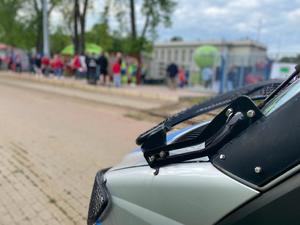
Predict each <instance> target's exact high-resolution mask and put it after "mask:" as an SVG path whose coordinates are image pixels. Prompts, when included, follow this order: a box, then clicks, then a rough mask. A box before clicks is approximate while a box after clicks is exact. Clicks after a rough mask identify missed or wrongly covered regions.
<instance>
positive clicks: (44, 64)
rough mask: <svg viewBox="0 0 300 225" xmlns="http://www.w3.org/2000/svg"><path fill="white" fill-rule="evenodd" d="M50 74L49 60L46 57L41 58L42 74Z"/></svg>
mask: <svg viewBox="0 0 300 225" xmlns="http://www.w3.org/2000/svg"><path fill="white" fill-rule="evenodd" d="M49 72H50V59H49V57H48V56H46V55H45V56H43V58H42V73H43V74H44V75H45V76H48V75H49Z"/></svg>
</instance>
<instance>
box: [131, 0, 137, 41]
mask: <svg viewBox="0 0 300 225" xmlns="http://www.w3.org/2000/svg"><path fill="white" fill-rule="evenodd" d="M135 22H136V21H135V7H134V0H130V23H131V37H132V38H133V39H136V23H135Z"/></svg>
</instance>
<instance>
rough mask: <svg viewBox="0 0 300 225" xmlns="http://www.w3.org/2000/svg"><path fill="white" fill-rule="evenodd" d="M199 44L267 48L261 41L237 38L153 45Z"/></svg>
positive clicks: (180, 45) (193, 45)
mask: <svg viewBox="0 0 300 225" xmlns="http://www.w3.org/2000/svg"><path fill="white" fill-rule="evenodd" d="M201 45H215V46H224V45H227V46H252V47H256V48H260V49H262V50H267V47H266V46H265V45H263V44H262V43H259V42H257V41H253V40H237V41H224V40H208V41H168V42H157V43H154V47H196V46H201Z"/></svg>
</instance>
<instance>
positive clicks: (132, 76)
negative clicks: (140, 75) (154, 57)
mask: <svg viewBox="0 0 300 225" xmlns="http://www.w3.org/2000/svg"><path fill="white" fill-rule="evenodd" d="M136 74H137V65H136V62H135V61H134V59H133V60H132V62H131V63H130V65H129V66H128V75H129V77H128V84H132V85H134V84H135V83H136Z"/></svg>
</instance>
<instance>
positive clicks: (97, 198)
mask: <svg viewBox="0 0 300 225" xmlns="http://www.w3.org/2000/svg"><path fill="white" fill-rule="evenodd" d="M107 170H108V169H104V170H100V171H99V172H98V173H97V174H96V177H95V181H94V186H93V191H92V195H91V200H90V205H89V212H88V218H87V224H88V225H93V224H95V223H96V222H97V221H100V220H103V219H104V216H105V214H106V211H107V210H108V209H109V203H110V195H109V192H108V190H107V187H106V185H105V184H106V180H105V179H104V174H105V172H106V171H107Z"/></svg>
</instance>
